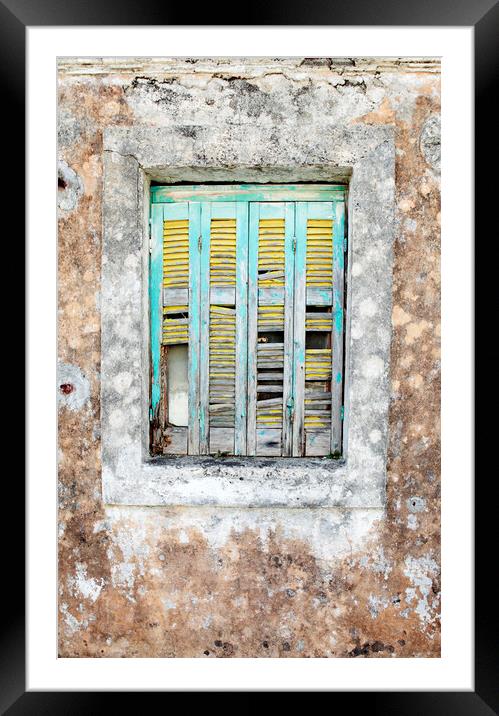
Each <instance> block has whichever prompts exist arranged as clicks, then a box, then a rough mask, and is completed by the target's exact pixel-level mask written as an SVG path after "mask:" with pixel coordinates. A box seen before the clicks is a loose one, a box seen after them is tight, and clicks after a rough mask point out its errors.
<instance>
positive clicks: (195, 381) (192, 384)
mask: <svg viewBox="0 0 499 716" xmlns="http://www.w3.org/2000/svg"><path fill="white" fill-rule="evenodd" d="M200 236H201V204H199V203H197V202H191V203H190V204H189V266H190V279H189V282H190V286H189V319H190V320H189V359H188V360H189V365H188V375H189V406H188V407H189V435H188V453H189V455H198V454H199V364H200V345H199V338H200V335H199V331H200V308H201V307H200V278H201V277H200V269H201V266H200V255H199V239H200Z"/></svg>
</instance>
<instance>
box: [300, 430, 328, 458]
mask: <svg viewBox="0 0 499 716" xmlns="http://www.w3.org/2000/svg"><path fill="white" fill-rule="evenodd" d="M330 442H331V431H330V430H305V455H306V456H307V457H314V456H315V457H317V456H320V455H328V454H329V452H330V450H329V448H330Z"/></svg>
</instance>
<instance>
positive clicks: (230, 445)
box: [210, 427, 234, 455]
mask: <svg viewBox="0 0 499 716" xmlns="http://www.w3.org/2000/svg"><path fill="white" fill-rule="evenodd" d="M219 452H220V453H227V454H229V455H233V454H234V428H233V427H230V428H227V427H212V428H211V429H210V454H211V455H216V454H217V453H219Z"/></svg>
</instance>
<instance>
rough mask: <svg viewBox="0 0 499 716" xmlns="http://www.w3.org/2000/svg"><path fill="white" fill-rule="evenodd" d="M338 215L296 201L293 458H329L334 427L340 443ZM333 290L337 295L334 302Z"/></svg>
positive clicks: (331, 208)
mask: <svg viewBox="0 0 499 716" xmlns="http://www.w3.org/2000/svg"><path fill="white" fill-rule="evenodd" d="M341 206H343V205H341ZM342 216H343V214H342V209H339V208H337V205H336V203H335V202H298V203H297V208H296V241H297V243H296V257H295V295H294V355H293V362H294V375H295V396H294V397H295V421H294V426H293V455H295V456H299V455H309V456H313V455H327V454H329V453H330V452H331V451H332V449H331V446H332V440H333V438H332V435H333V431H332V425H334V441H335V442H334V444H337V445H338V448H337V449H339V446H340V444H341V443H340V442H337V443H336V441H337V440H338V421H339V413H340V409H339V408H340V405H341V385H342V377H341V364H342V355H343V354H342V327H341V322H342V305H343V304H342V301H343V283H342V280H341V285H340V281H339V277H338V271H339V269H340V263H339V258H340V255H339V251H340V249H339V244H340V240H341V270H342V269H343V264H342V261H343V224H342ZM333 239H334V241H333ZM333 243H334V245H335V249H334V248H333ZM335 250H336V253H335ZM333 278H335V279H336V283H335V281H333ZM336 284H338V285H336ZM333 288H334V291H336V292H337V295H336V300H334V297H333V296H334V291H333ZM340 303H341V307H340ZM333 304H334V308H335V309H336V312H337V313H336V318H337V321H336V328H337V329H338V330H337V331H336V333H333ZM333 356H334V359H333ZM333 364H334V367H335V374H334V380H333ZM332 406H334V408H333V411H332ZM334 411H337V413H336V414H335V413H334Z"/></svg>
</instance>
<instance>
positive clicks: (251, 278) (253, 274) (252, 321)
mask: <svg viewBox="0 0 499 716" xmlns="http://www.w3.org/2000/svg"><path fill="white" fill-rule="evenodd" d="M259 218H260V206H259V204H250V208H249V234H248V393H247V400H248V406H247V411H248V414H247V434H246V452H247V454H248V455H255V454H256V398H257V393H256V386H257V338H258V224H259Z"/></svg>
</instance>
